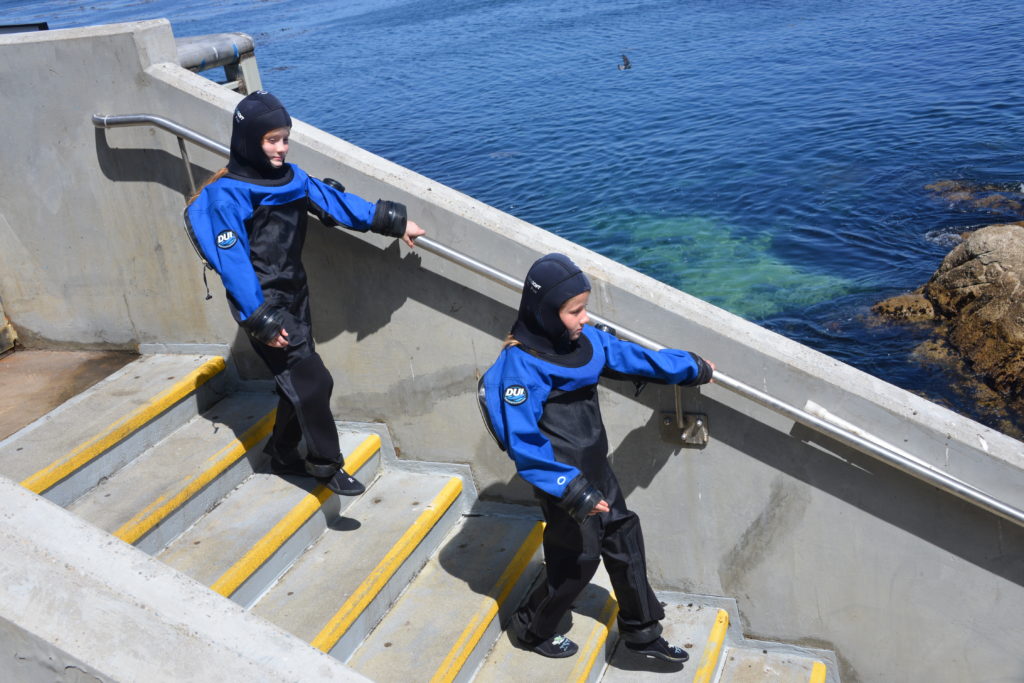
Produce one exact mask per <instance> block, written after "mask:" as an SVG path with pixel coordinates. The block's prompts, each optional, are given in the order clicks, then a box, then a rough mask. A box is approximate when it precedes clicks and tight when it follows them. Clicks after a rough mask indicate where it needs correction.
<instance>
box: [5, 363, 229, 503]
mask: <svg viewBox="0 0 1024 683" xmlns="http://www.w3.org/2000/svg"><path fill="white" fill-rule="evenodd" d="M224 365H225V363H224V359H223V358H222V357H220V356H215V357H213V358H211V359H209V360H208V361H206V362H205V363H203V365H201V366H199V367H198V368H196V369H195V370H193V371H192V372H190V373H188V374H187V375H186V376H185V377H184V378H183V379H181V380H180V381H179V382H177V383H175V384H174V385H173V386H171V387H170V388H168V389H165V390H164V391H162V392H160V393H159V394H157V395H156V396H154V397H153V398H151V399H150V400H149V401H147V402H146V403H145V404H143V405H142V406H140V407H139V408H138V409H136V410H135V411H134V412H133V413H131V414H130V415H127V416H125V417H123V418H121V419H120V420H118V421H117V422H115V423H114V424H112V425H110V426H109V427H107V428H106V429H105V430H104V431H103V432H101V433H100V434H99V435H98V436H95V437H93V438H92V439H90V440H88V441H86V442H85V443H83V444H82V445H80V446H78V447H77V448H75V449H74V450H72V451H71V452H70V453H68V454H67V455H65V456H64V457H62V458H61V459H60V460H57V461H56V462H54V463H51V464H50V465H47V466H46V467H44V468H43V469H41V470H39V471H38V472H36V473H35V474H33V475H32V476H30V477H29V478H28V479H25V480H24V481H23V482H21V485H22V486H24V487H25V488H27V489H28V490H29V491H32V492H33V493H42V492H43V491H46V490H48V489H50V488H52V487H53V486H54V485H55V484H57V483H58V482H60V481H61V480H63V479H64V478H66V477H67V476H68V475H69V474H71V473H72V472H74V471H76V470H78V469H79V468H81V467H83V466H84V465H86V464H88V463H89V462H91V461H92V460H93V459H94V458H95V457H96V456H98V455H99V454H100V453H102V452H104V451H105V450H107V449H108V448H110V447H111V446H113V445H114V444H116V443H117V442H118V441H121V440H122V439H124V438H125V437H127V436H128V435H129V434H131V433H132V432H134V431H135V430H137V429H139V428H140V427H142V425H144V424H146V423H147V422H149V421H150V420H152V419H153V418H154V417H156V416H157V415H159V414H160V413H162V412H164V411H165V410H167V409H168V408H170V407H171V406H172V405H174V404H175V403H177V402H178V401H180V400H181V399H182V398H184V397H185V396H187V395H188V394H190V393H191V392H193V391H195V390H196V389H198V388H199V387H201V386H202V385H203V384H205V383H206V382H207V381H208V380H209V379H210V378H212V377H214V376H216V375H217V373H219V372H221V371H222V370H223V369H224Z"/></svg>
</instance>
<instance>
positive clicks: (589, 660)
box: [473, 565, 618, 683]
mask: <svg viewBox="0 0 1024 683" xmlns="http://www.w3.org/2000/svg"><path fill="white" fill-rule="evenodd" d="M540 581H544V572H543V571H542V572H540V574H539V576H538V578H537V581H535V582H534V585H536V584H537V583H538V582H540ZM610 587H611V583H610V582H609V580H608V575H607V573H606V572H605V571H604V566H603V565H602V566H601V567H600V568H599V569H598V571H597V574H596V575H595V576H594V578H593V580H592V581H591V582H590V584H589V585H588V586H587V587H586V588H585V589H584V590H583V592H582V593H581V594H580V596H579V598H577V599H576V602H575V603H574V604H573V607H572V613H571V615H569V616H567V617H566V619H565V621H564V622H563V624H562V625H561V628H560V631H561V632H562V633H564V634H565V635H567V636H568V637H569V638H570V639H571V640H572V641H573V642H575V643H576V644H577V645H578V646H579V648H580V649H579V652H578V653H577V654H576V655H575V656H573V657H566V658H564V659H547V658H545V657H541V656H540V655H538V654H536V653H534V652H531V651H529V650H526V649H523V648H521V647H519V646H518V645H517V644H516V643H515V642H514V639H513V637H512V636H511V634H509V632H508V631H507V630H506V631H505V633H503V634H502V635H501V637H500V638H498V642H497V643H495V645H494V647H493V648H492V649H491V651H490V652H489V653H488V654H487V658H486V659H485V660H484V663H483V664H482V665H481V667H480V669H479V670H478V671H477V672H476V674H475V675H474V676H473V681H474V683H506V682H512V681H523V682H524V683H525V682H527V681H534V680H538V679H539V680H543V681H573V682H574V683H575V682H581V683H582V682H584V681H585V682H587V683H593V682H594V681H598V680H600V678H601V674H602V673H603V671H604V667H605V662H606V661H607V659H608V658H609V657H610V655H611V648H612V647H613V646H614V644H615V637H614V636H615V632H616V627H615V616H616V614H617V613H618V606H617V604H616V602H615V598H614V597H612V594H611V592H610ZM532 589H533V587H532V586H531V589H530V590H532ZM527 594H528V593H527Z"/></svg>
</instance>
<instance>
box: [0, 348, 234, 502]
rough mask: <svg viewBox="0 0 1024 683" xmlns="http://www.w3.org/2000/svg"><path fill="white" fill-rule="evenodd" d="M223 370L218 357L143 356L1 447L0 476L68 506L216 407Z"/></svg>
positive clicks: (31, 425) (220, 391)
mask: <svg viewBox="0 0 1024 683" xmlns="http://www.w3.org/2000/svg"><path fill="white" fill-rule="evenodd" d="M224 369H225V361H224V358H223V357H220V356H207V355H178V354H155V355H148V356H142V357H141V358H139V359H138V360H135V361H133V362H131V363H129V364H128V365H126V366H124V367H123V368H121V369H120V370H118V371H117V372H115V373H113V374H112V375H110V376H109V377H107V378H106V379H104V380H102V381H100V382H98V383H96V384H95V385H93V386H92V387H90V388H89V389H88V390H86V391H84V392H82V393H81V394H78V395H77V396H75V397H73V398H71V399H69V400H68V401H67V402H65V403H64V404H62V405H61V406H60V407H58V408H57V409H55V410H53V411H51V412H50V413H48V414H46V415H44V416H43V417H41V418H39V419H38V420H36V421H35V422H33V423H32V424H30V425H28V426H26V427H25V428H23V429H21V430H19V431H18V432H16V433H15V434H12V435H11V436H10V437H8V438H6V439H4V440H3V441H2V442H0V475H3V476H5V477H8V478H10V479H13V480H15V481H18V482H21V484H22V485H23V486H25V488H27V489H29V490H30V491H32V492H34V493H39V494H42V495H43V496H45V497H46V498H48V499H50V500H52V501H53V502H55V503H57V504H58V505H65V506H66V505H67V504H68V503H70V502H71V501H73V500H75V499H76V498H78V497H79V496H80V495H81V494H82V493H83V492H85V491H87V490H89V489H90V488H92V487H94V486H96V484H97V483H98V482H99V481H100V480H102V479H103V478H104V477H108V476H110V475H111V474H112V473H113V472H116V471H117V470H118V469H120V468H121V467H123V466H124V465H125V464H126V463H127V462H130V461H131V460H132V459H133V458H135V457H136V456H137V455H138V454H139V453H141V452H142V451H144V450H146V449H147V448H149V447H151V446H152V445H153V444H155V443H157V442H158V441H160V440H161V439H163V438H164V437H166V436H167V435H168V434H170V433H171V432H172V431H174V430H175V429H177V428H178V427H179V426H181V425H182V424H183V423H185V422H187V421H188V420H189V419H191V418H192V417H194V416H195V415H196V414H197V413H198V412H199V411H200V410H203V409H205V408H206V407H208V406H209V405H212V404H213V403H214V402H215V401H217V400H218V399H219V398H220V397H221V395H222V392H223V390H224V389H223V386H222V385H223V384H224V381H223V378H224V375H225V373H224V372H223V371H224ZM211 380H212V381H211Z"/></svg>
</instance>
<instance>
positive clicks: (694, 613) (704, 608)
mask: <svg viewBox="0 0 1024 683" xmlns="http://www.w3.org/2000/svg"><path fill="white" fill-rule="evenodd" d="M717 618H718V608H717V607H713V606H710V605H706V604H703V603H700V602H696V601H694V602H685V603H681V604H668V605H665V618H664V619H663V620H662V622H661V625H662V627H663V629H664V630H663V632H662V636H663V637H664V638H665V640H667V641H668V642H669V643H670V644H672V645H677V646H679V647H681V648H683V649H684V650H686V651H687V652H688V653H689V655H690V659H689V661H687V662H686V664H684V665H683V668H682V670H681V671H680V670H679V666H678V665H674V664H668V663H666V662H660V661H657V660H654V659H650V658H647V657H643V656H640V655H637V654H636V653H634V652H631V651H629V650H628V649H626V647H625V646H624V645H622V643H621V642H620V643H619V644H618V646H617V647H616V648H615V652H614V654H613V655H612V658H611V660H610V661H609V662H608V668H607V669H606V670H605V673H604V677H603V678H602V679H601V680H602V682H603V683H627V682H628V683H634V682H636V683H642V682H645V681H650V682H651V683H653V682H654V681H665V680H671V681H692V680H693V678H694V675H695V674H696V672H697V670H698V668H699V667H700V665H701V663H702V655H703V654H704V649H705V646H706V645H707V642H708V637H709V636H710V635H711V632H712V629H713V628H714V625H715V621H716V619H717ZM716 661H717V660H716ZM713 664H714V662H712V666H713ZM666 674H671V675H666Z"/></svg>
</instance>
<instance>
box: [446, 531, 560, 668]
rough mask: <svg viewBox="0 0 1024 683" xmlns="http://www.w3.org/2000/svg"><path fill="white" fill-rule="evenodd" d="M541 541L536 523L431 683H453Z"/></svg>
mask: <svg viewBox="0 0 1024 683" xmlns="http://www.w3.org/2000/svg"><path fill="white" fill-rule="evenodd" d="M543 538H544V523H543V522H537V523H536V524H535V525H534V526H533V528H532V529H531V530H530V533H529V534H528V535H527V537H526V539H525V540H524V541H523V543H522V544H521V545H520V546H519V549H518V550H517V551H516V554H515V555H514V556H513V557H512V560H511V561H510V562H509V563H508V566H506V567H505V570H504V571H503V572H502V573H501V576H500V577H499V578H498V580H497V582H495V584H494V586H493V587H492V588H491V590H490V591H488V593H487V595H486V596H484V599H483V604H482V605H481V607H480V609H478V610H477V613H476V615H474V616H473V618H472V619H470V621H469V624H468V625H467V626H466V628H465V629H463V631H462V633H461V634H460V635H459V637H458V638H457V639H456V641H455V645H454V646H453V647H452V649H451V650H449V652H448V655H447V656H446V657H445V659H444V661H443V662H441V666H439V667H438V668H437V671H435V672H434V675H433V677H432V678H431V679H430V680H431V683H441V682H442V681H452V680H454V679H455V677H456V676H457V675H458V673H459V671H461V669H462V666H463V665H464V664H465V662H466V659H467V658H468V657H469V655H470V653H471V652H472V651H473V649H474V648H475V647H476V645H477V643H478V642H479V641H480V638H481V637H482V636H483V634H484V632H485V631H486V630H487V626H488V625H489V624H490V623H491V620H492V619H494V617H495V615H497V614H498V611H499V610H500V609H501V607H502V605H504V604H505V600H506V599H507V598H508V595H509V593H511V592H512V589H513V587H515V585H516V583H518V581H519V579H520V577H521V576H522V574H523V572H525V571H526V568H527V567H528V566H529V564H530V560H531V558H533V556H534V554H535V553H536V552H537V549H538V548H539V547H540V544H541V541H542V540H543Z"/></svg>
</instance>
